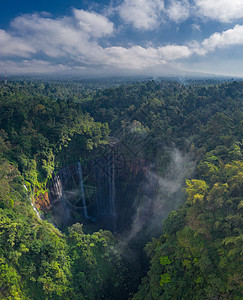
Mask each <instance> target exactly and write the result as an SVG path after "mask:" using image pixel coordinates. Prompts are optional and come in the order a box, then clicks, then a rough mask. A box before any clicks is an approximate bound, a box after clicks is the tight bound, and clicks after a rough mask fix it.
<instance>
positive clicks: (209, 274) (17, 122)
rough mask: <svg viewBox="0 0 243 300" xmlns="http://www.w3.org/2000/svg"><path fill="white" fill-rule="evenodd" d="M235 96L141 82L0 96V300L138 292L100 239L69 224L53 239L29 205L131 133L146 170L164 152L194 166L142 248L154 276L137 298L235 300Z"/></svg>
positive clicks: (235, 87)
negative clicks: (177, 200)
mask: <svg viewBox="0 0 243 300" xmlns="http://www.w3.org/2000/svg"><path fill="white" fill-rule="evenodd" d="M242 98H243V84H242V83H241V82H231V83H223V84H220V85H203V84H201V83H200V84H191V85H188V86H184V85H182V84H179V83H177V82H166V81H162V82H154V81H148V82H142V83H141V82H140V83H134V84H124V85H120V86H118V87H114V88H108V89H104V90H103V89H100V88H99V89H98V90H97V91H95V89H92V88H90V87H89V89H85V88H84V87H83V85H82V87H80V86H79V85H78V83H75V84H66V83H62V84H57V83H55V84H54V83H48V84H43V83H38V82H33V83H26V82H22V83H20V82H13V83H10V84H8V85H7V86H2V87H1V88H0V128H1V131H0V228H1V230H0V240H1V242H0V295H1V298H2V299H127V298H128V294H129V292H131V291H134V290H136V287H134V282H133V280H132V278H133V277H134V274H135V273H136V272H139V271H137V270H139V268H138V266H136V265H134V263H131V261H129V263H128V262H127V256H125V257H124V256H123V254H122V253H121V252H120V251H118V250H119V245H118V241H117V239H115V238H114V236H113V235H112V234H111V233H110V232H109V231H104V230H100V231H98V232H93V233H92V232H89V233H88V231H87V229H86V230H84V229H83V227H82V225H81V224H79V223H77V224H74V225H72V226H71V227H69V228H66V229H65V230H64V231H63V232H60V231H59V230H58V229H57V228H55V227H54V226H53V225H52V224H50V223H48V222H47V221H43V220H40V219H38V217H37V216H36V214H35V212H34V211H33V208H32V207H31V199H33V197H34V196H35V195H37V194H38V193H41V192H42V193H43V192H44V191H46V190H47V183H48V181H50V180H51V178H52V177H53V175H54V174H55V172H56V171H57V170H58V168H60V167H61V166H63V165H67V164H70V163H72V162H77V161H82V162H84V161H87V160H89V158H90V157H92V156H94V155H96V150H97V149H100V148H104V147H106V145H107V144H108V143H109V142H110V140H111V137H113V138H114V137H115V138H123V139H124V138H125V139H126V135H127V134H128V133H129V139H130V138H131V133H132V135H133V136H134V137H135V138H137V137H138V139H135V140H136V141H141V140H142V139H144V137H146V139H145V140H146V141H147V142H146V143H144V144H143V147H140V149H139V150H141V151H139V152H136V155H142V157H144V158H145V159H146V160H148V161H150V162H155V163H156V165H157V171H158V174H162V173H163V172H165V169H166V165H167V164H168V149H171V148H172V147H177V148H178V149H180V150H181V151H184V152H188V153H190V155H191V157H193V159H194V160H195V161H196V163H197V167H196V172H195V174H194V175H195V178H194V179H190V180H187V182H186V186H185V190H186V201H185V203H184V205H183V206H182V207H181V208H180V209H178V210H177V211H173V212H171V213H170V215H169V217H168V218H167V219H166V220H165V221H164V223H163V232H162V233H161V235H160V237H158V238H156V239H153V240H152V242H149V243H148V244H147V245H146V247H145V249H146V253H147V254H148V256H149V258H150V259H151V267H150V270H149V272H148V275H147V276H146V277H145V278H144V279H143V280H142V284H141V285H140V287H139V290H138V292H137V293H136V294H134V296H133V297H134V299H240V298H241V296H242V295H241V290H242V273H241V272H242V269H243V268H242V254H243V253H242V241H243V238H242V236H243V235H242V228H243V222H242V209H243V208H242V207H243V204H242V201H243V195H242V192H243V190H242V186H243V177H242V176H243V163H242V133H243V118H242ZM124 132H125V133H124ZM138 153H139V154H138ZM127 155H134V153H130V154H127ZM129 159H131V157H129ZM161 222H162V220H161ZM90 230H91V229H90ZM84 232H86V233H84ZM140 235H142V233H140ZM125 252H126V254H127V253H129V252H128V249H126V250H125Z"/></svg>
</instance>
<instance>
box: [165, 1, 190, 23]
mask: <svg viewBox="0 0 243 300" xmlns="http://www.w3.org/2000/svg"><path fill="white" fill-rule="evenodd" d="M166 12H167V14H168V17H169V19H170V20H172V21H175V22H177V23H179V22H182V21H184V20H186V19H187V18H188V17H189V15H190V5H189V2H188V1H187V0H182V1H176V0H171V2H170V5H169V7H168V9H167V10H166Z"/></svg>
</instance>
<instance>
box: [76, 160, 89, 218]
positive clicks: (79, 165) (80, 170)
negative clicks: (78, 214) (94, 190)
mask: <svg viewBox="0 0 243 300" xmlns="http://www.w3.org/2000/svg"><path fill="white" fill-rule="evenodd" d="M78 173H79V179H80V190H81V197H82V202H83V208H84V216H85V218H86V219H89V215H88V211H87V205H86V200H85V194H84V183H83V173H82V167H81V164H80V162H78Z"/></svg>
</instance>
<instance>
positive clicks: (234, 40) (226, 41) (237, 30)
mask: <svg viewBox="0 0 243 300" xmlns="http://www.w3.org/2000/svg"><path fill="white" fill-rule="evenodd" d="M235 45H243V25H236V26H235V27H234V28H232V29H229V30H226V31H223V32H222V33H219V32H216V33H214V34H213V35H211V36H210V37H209V38H208V39H205V40H204V41H203V42H202V46H203V48H204V49H205V50H207V51H214V50H215V49H216V48H225V47H229V46H235Z"/></svg>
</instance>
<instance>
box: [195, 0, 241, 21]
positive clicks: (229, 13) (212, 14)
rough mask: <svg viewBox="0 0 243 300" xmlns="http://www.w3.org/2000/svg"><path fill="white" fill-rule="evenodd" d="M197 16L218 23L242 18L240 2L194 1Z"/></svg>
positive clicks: (224, 0) (223, 0)
mask: <svg viewBox="0 0 243 300" xmlns="http://www.w3.org/2000/svg"><path fill="white" fill-rule="evenodd" d="M194 2H195V6H196V9H198V13H199V15H201V16H203V17H208V18H210V19H213V20H218V21H220V22H226V23H227V22H231V21H234V20H236V19H239V18H243V1H242V0H194Z"/></svg>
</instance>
